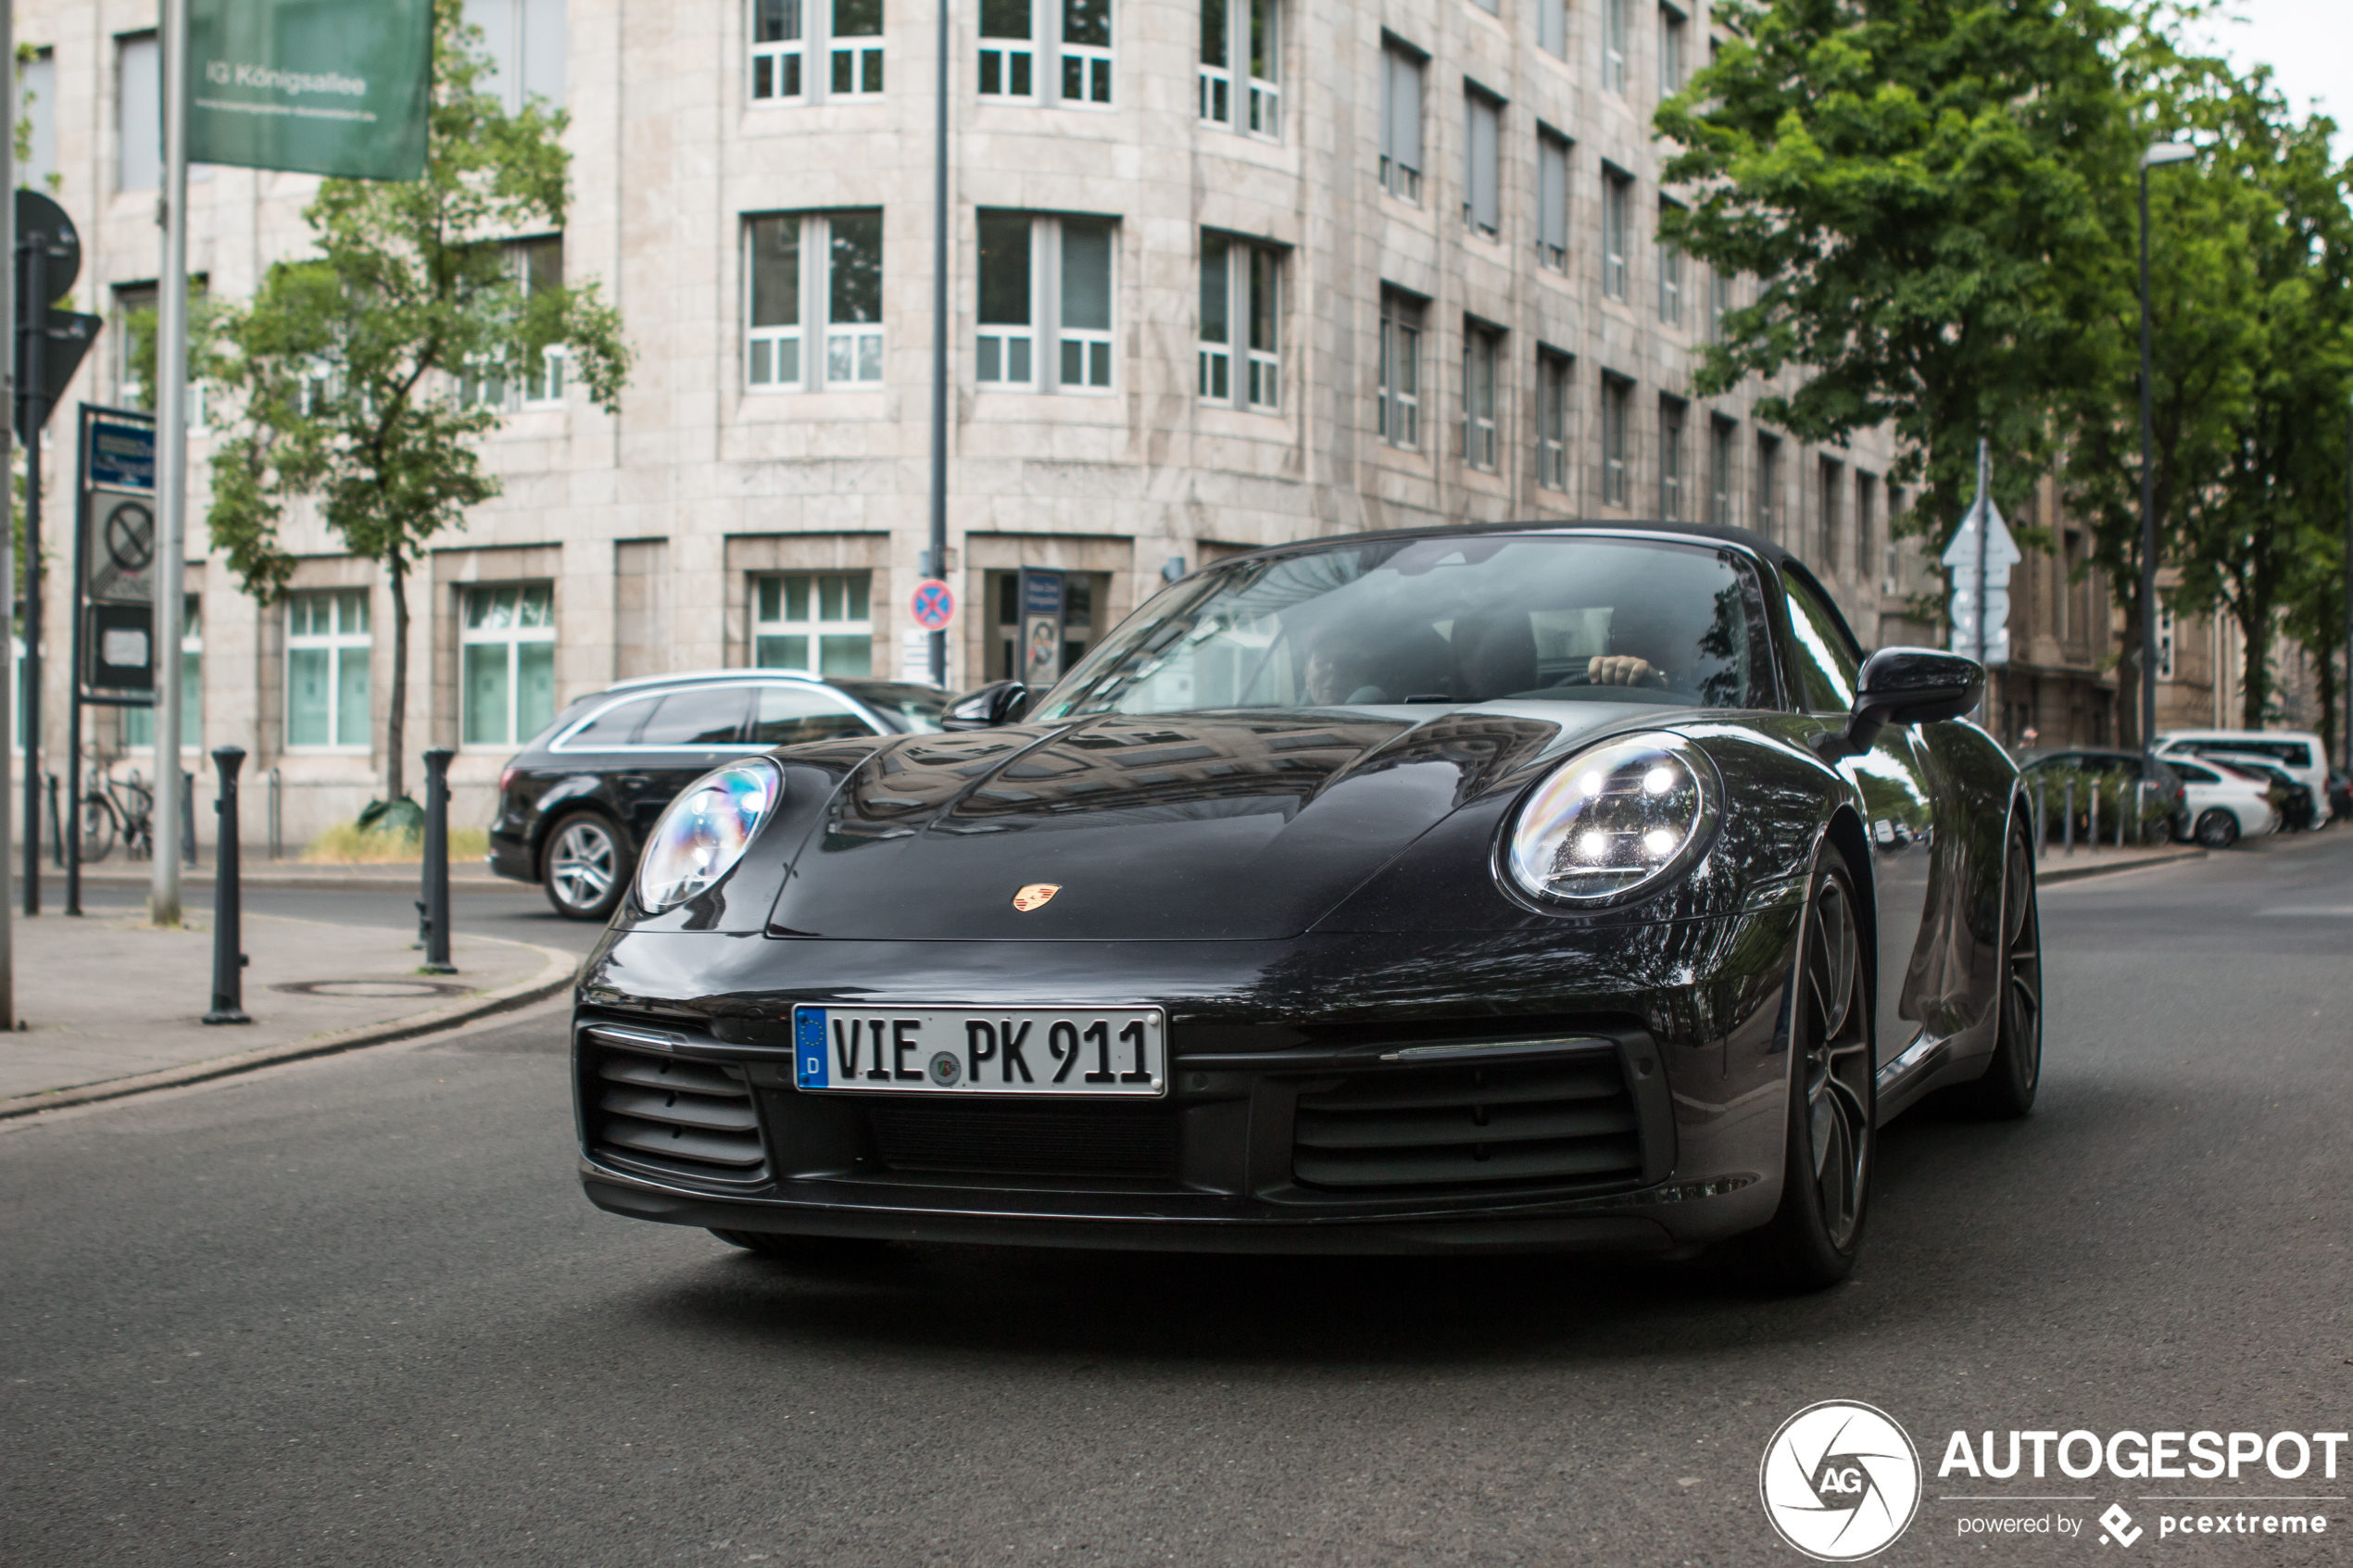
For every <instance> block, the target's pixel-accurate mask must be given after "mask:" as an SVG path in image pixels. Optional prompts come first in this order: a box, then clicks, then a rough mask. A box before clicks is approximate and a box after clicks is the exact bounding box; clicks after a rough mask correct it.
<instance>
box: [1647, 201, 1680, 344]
mask: <svg viewBox="0 0 2353 1568" xmlns="http://www.w3.org/2000/svg"><path fill="white" fill-rule="evenodd" d="M1681 210H1682V204H1681V203H1680V202H1672V201H1667V200H1665V199H1664V198H1662V199H1661V200H1660V202H1659V204H1658V211H1659V217H1660V220H1661V222H1660V223H1659V225H1658V227H1657V228H1656V229H1655V230H1654V231H1653V239H1654V241H1655V247H1654V248H1655V251H1656V257H1655V259H1656V261H1657V265H1658V320H1659V324H1660V325H1661V326H1666V327H1673V328H1675V329H1676V330H1677V331H1679V332H1680V330H1681V329H1682V325H1683V248H1682V246H1680V245H1676V244H1675V243H1674V242H1673V241H1671V240H1669V239H1668V238H1667V233H1666V224H1665V221H1664V220H1665V219H1666V216H1667V213H1669V212H1680V211H1681Z"/></svg>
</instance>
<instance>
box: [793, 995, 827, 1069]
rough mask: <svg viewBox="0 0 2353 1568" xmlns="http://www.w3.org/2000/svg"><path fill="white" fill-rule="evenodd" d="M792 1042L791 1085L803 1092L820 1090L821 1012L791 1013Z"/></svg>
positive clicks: (822, 1064)
mask: <svg viewBox="0 0 2353 1568" xmlns="http://www.w3.org/2000/svg"><path fill="white" fill-rule="evenodd" d="M792 1040H793V1051H792V1055H793V1082H795V1083H797V1084H799V1085H800V1086H801V1087H802V1088H804V1089H822V1088H824V1087H825V1086H826V1073H825V1010H824V1008H795V1009H793V1014H792Z"/></svg>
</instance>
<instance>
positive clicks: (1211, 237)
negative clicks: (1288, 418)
mask: <svg viewBox="0 0 2353 1568" xmlns="http://www.w3.org/2000/svg"><path fill="white" fill-rule="evenodd" d="M1238 330H1239V332H1240V334H1241V337H1242V343H1241V345H1240V347H1241V355H1240V358H1241V360H1242V363H1241V365H1240V366H1239V370H1238V368H1237V367H1236V365H1235V363H1234V361H1235V359H1236V358H1237V356H1236V353H1235V349H1236V345H1235V342H1234V339H1235V335H1236V332H1237V331H1238ZM1281 330H1282V253H1281V252H1280V251H1279V250H1277V249H1276V248H1275V247H1274V246H1272V245H1254V244H1252V243H1251V242H1250V241H1248V240H1238V239H1230V238H1228V237H1227V236H1226V235H1224V234H1218V233H1213V232H1208V231H1203V232H1202V237H1201V395H1202V396H1203V397H1205V398H1209V399H1211V400H1213V401H1216V402H1233V403H1237V404H1239V405H1240V406H1241V407H1243V408H1256V409H1260V410H1263V411H1265V412H1267V413H1272V412H1274V411H1275V410H1276V409H1277V408H1279V407H1280V406H1281V396H1282V349H1281Z"/></svg>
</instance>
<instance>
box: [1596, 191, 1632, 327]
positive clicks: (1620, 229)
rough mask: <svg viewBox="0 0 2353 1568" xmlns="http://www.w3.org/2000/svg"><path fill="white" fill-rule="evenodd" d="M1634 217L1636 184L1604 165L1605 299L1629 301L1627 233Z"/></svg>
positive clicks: (1603, 246)
mask: <svg viewBox="0 0 2353 1568" xmlns="http://www.w3.org/2000/svg"><path fill="white" fill-rule="evenodd" d="M1633 213H1634V182H1633V180H1632V178H1631V177H1630V176H1629V175H1625V174H1621V173H1619V172H1618V171H1617V169H1612V168H1611V167H1610V166H1609V165H1607V164H1604V165H1602V297H1603V298H1604V299H1617V300H1622V299H1624V298H1625V297H1626V231H1627V229H1628V228H1629V226H1630V223H1631V220H1632V218H1633Z"/></svg>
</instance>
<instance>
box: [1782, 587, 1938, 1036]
mask: <svg viewBox="0 0 2353 1568" xmlns="http://www.w3.org/2000/svg"><path fill="white" fill-rule="evenodd" d="M1782 583H1783V588H1784V591H1785V592H1786V594H1787V596H1788V601H1789V625H1790V633H1791V641H1792V643H1793V645H1794V646H1793V647H1792V648H1791V650H1790V659H1789V660H1788V664H1789V668H1790V670H1791V671H1792V673H1793V675H1794V677H1795V682H1794V684H1795V685H1796V687H1797V696H1798V700H1799V702H1800V703H1801V704H1802V705H1803V706H1804V707H1805V709H1806V711H1807V712H1808V713H1813V714H1818V715H1819V716H1821V717H1822V718H1823V719H1825V720H1827V721H1830V722H1831V723H1835V724H1838V725H1842V726H1843V724H1844V723H1845V722H1846V718H1847V714H1848V712H1849V711H1850V710H1851V709H1853V707H1854V705H1855V683H1856V677H1857V675H1858V674H1859V673H1860V671H1861V668H1862V660H1861V659H1860V658H1859V657H1858V655H1857V654H1856V649H1855V646H1854V643H1853V641H1852V637H1851V633H1848V631H1847V630H1846V626H1845V623H1844V622H1843V621H1841V620H1840V619H1839V617H1838V615H1837V613H1836V612H1835V611H1833V610H1832V609H1831V608H1830V605H1829V603H1828V601H1827V600H1826V599H1825V598H1824V597H1823V596H1820V595H1819V594H1818V593H1817V592H1816V591H1815V589H1814V588H1813V586H1812V585H1811V584H1809V583H1806V582H1805V581H1803V580H1802V579H1800V578H1798V577H1797V576H1795V575H1794V574H1790V573H1784V575H1783V579H1782ZM1838 771H1840V772H1841V773H1843V774H1844V775H1845V776H1846V778H1847V781H1848V782H1849V783H1851V784H1854V785H1855V788H1856V793H1857V794H1859V795H1860V796H1861V797H1862V799H1863V810H1864V818H1863V831H1864V834H1866V836H1868V837H1869V840H1870V846H1871V884H1872V903H1873V905H1874V906H1875V908H1876V909H1877V913H1878V928H1879V1004H1878V1009H1877V1014H1876V1018H1875V1022H1876V1023H1877V1025H1878V1042H1879V1061H1880V1063H1881V1064H1882V1065H1883V1064H1885V1063H1886V1062H1889V1061H1891V1060H1894V1059H1895V1058H1896V1057H1898V1056H1900V1055H1902V1054H1903V1053H1904V1050H1905V1048H1906V1047H1908V1046H1910V1045H1911V1044H1912V1042H1913V1041H1914V1040H1915V1039H1917V1038H1918V1037H1919V1034H1920V1031H1921V1029H1922V1028H1923V1027H1924V1026H1925V1024H1926V1022H1927V1021H1928V1018H1929V1014H1930V1010H1931V1000H1932V999H1933V998H1932V996H1931V994H1932V993H1934V992H1937V991H1940V990H1942V989H1943V988H1944V986H1945V985H1947V984H1948V981H1949V984H1950V985H1954V986H1958V987H1961V988H1962V990H1963V993H1964V995H1963V997H1962V999H1963V1001H1964V1003H1965V1002H1966V985H1967V979H1966V975H1965V974H1960V975H1953V976H1949V977H1947V976H1944V975H1943V974H1942V973H1941V970H1942V968H1943V967H1944V966H1940V965H1938V964H1936V963H1934V962H1932V961H1931V960H1932V959H1933V956H1934V950H1935V949H1934V946H1933V944H1931V941H1930V940H1929V934H1928V932H1927V931H1926V930H1925V925H1926V922H1927V913H1928V895H1929V873H1930V866H1931V860H1932V859H1933V857H1934V852H1935V834H1936V823H1935V815H1936V814H1935V809H1934V798H1933V795H1932V793H1931V777H1930V771H1929V759H1928V758H1927V757H1926V755H1925V753H1924V748H1923V746H1922V743H1921V741H1920V737H1919V732H1918V730H1917V729H1915V728H1914V727H1912V726H1910V725H1906V724H1890V725H1888V726H1887V727H1886V728H1884V729H1882V730H1881V731H1880V733H1879V738H1878V740H1876V741H1875V742H1873V743H1872V745H1871V747H1870V749H1869V750H1868V751H1866V752H1864V753H1863V754H1862V755H1861V756H1859V757H1849V758H1847V759H1844V760H1843V761H1842V762H1840V763H1839V765H1838ZM1939 1032H1940V1033H1942V1031H1941V1030H1940V1031H1939Z"/></svg>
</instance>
